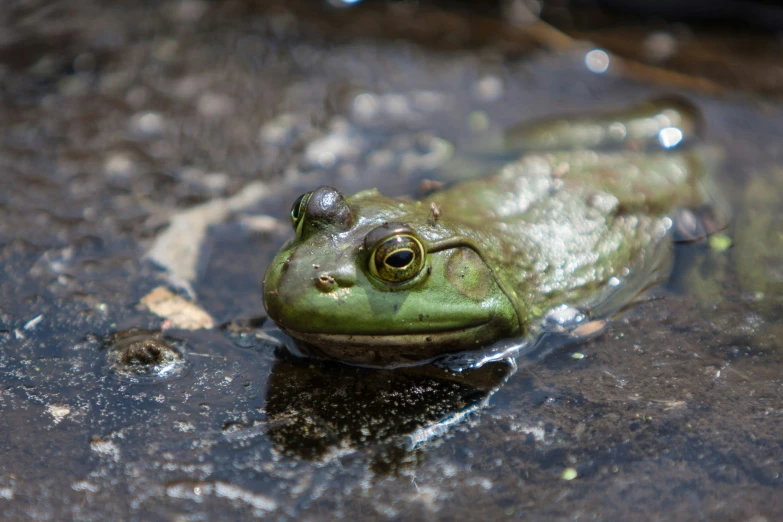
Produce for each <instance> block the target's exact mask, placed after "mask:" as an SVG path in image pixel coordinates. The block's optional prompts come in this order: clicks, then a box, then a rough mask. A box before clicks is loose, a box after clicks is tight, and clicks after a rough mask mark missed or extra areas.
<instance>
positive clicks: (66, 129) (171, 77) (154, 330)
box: [0, 0, 783, 522]
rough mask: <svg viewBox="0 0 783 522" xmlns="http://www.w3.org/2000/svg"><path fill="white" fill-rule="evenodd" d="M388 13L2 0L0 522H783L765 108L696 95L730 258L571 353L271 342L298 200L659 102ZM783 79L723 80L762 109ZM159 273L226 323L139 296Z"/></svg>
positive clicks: (772, 195) (520, 50)
mask: <svg viewBox="0 0 783 522" xmlns="http://www.w3.org/2000/svg"><path fill="white" fill-rule="evenodd" d="M374 5H377V4H374ZM400 9H410V7H405V6H402V7H399V6H398V7H395V8H394V9H392V10H391V11H390V12H389V13H386V12H385V11H383V10H378V9H376V7H372V8H371V9H370V8H368V9H366V10H361V11H348V10H335V9H333V8H331V7H329V5H328V4H324V5H322V6H318V7H312V8H310V7H306V8H305V7H303V6H302V5H301V4H298V3H296V2H293V3H291V2H287V3H279V4H278V3H274V2H272V3H268V4H267V3H265V4H264V5H263V6H260V5H253V4H252V3H244V2H220V3H206V2H200V1H197V0H189V1H184V2H162V3H160V4H156V5H155V6H154V7H149V6H148V7H147V8H146V9H145V8H143V7H141V6H139V5H138V4H137V3H133V2H127V3H123V2H119V3H118V2H113V3H111V4H109V3H102V2H97V1H84V2H19V3H13V4H10V7H9V6H6V5H4V6H3V7H0V14H2V17H0V24H2V25H0V29H2V31H0V32H1V33H2V35H3V36H2V39H0V115H2V116H1V117H0V128H2V132H1V133H0V182H2V186H3V190H2V196H0V216H2V217H1V219H0V264H2V269H3V275H2V277H0V412H2V418H3V422H2V423H0V518H2V519H3V520H107V519H135V520H183V521H184V520H217V519H225V518H232V519H255V518H264V519H274V520H277V519H279V520H286V519H293V518H296V519H309V520H336V519H341V518H347V519H360V518H361V519H380V520H385V519H388V520H403V519H404V520H410V519H421V520H423V519H428V520H429V519H436V520H476V519H499V518H504V517H508V518H521V519H536V520H541V519H548V520H572V519H577V518H579V519H609V520H630V519H634V520H656V519H669V520H696V519H702V518H706V519H710V520H754V521H759V522H760V521H762V520H776V519H779V518H781V517H783V502H781V498H783V497H782V495H783V476H782V475H783V442H782V441H783V438H781V436H780V433H781V431H782V430H783V354H782V352H781V340H780V339H781V338H783V337H782V336H783V318H782V315H783V291H782V290H781V281H782V280H783V279H782V278H781V273H783V261H781V260H783V247H781V245H782V244H783V243H781V236H780V227H779V225H780V223H781V219H782V217H781V216H783V207H782V206H781V204H780V201H781V195H783V181H781V180H782V179H783V178H781V175H780V167H779V165H781V164H782V163H783V157H781V156H782V155H783V151H782V150H781V145H780V143H781V136H783V125H782V124H781V121H783V118H781V109H780V107H779V106H777V105H775V104H774V103H773V102H771V101H769V98H768V99H767V101H764V102H760V103H754V102H751V101H749V100H747V99H744V98H742V97H723V98H709V97H706V96H703V95H701V94H700V93H699V91H695V92H690V93H686V94H689V95H690V96H691V97H693V98H694V99H695V101H696V102H697V103H698V105H699V106H700V107H701V108H703V109H704V112H705V118H706V121H707V122H708V127H709V128H708V136H709V140H710V143H712V144H714V145H716V146H717V147H720V148H721V149H722V150H723V151H724V152H723V155H724V156H725V158H724V163H723V165H722V166H721V167H720V169H719V170H718V172H717V179H718V181H719V183H720V185H721V186H722V187H723V190H724V192H725V193H726V194H727V197H728V198H729V199H730V200H731V203H732V204H733V205H734V209H735V215H736V219H735V221H734V223H733V228H731V229H729V230H725V231H723V233H724V234H725V235H727V236H728V239H729V243H728V244H727V243H726V242H725V241H723V242H721V243H720V247H719V248H717V247H716V246H715V244H712V246H711V243H710V242H708V241H700V242H699V241H697V242H694V243H692V244H687V245H682V246H679V247H678V249H677V252H676V263H675V273H674V276H673V278H672V280H671V282H670V283H669V284H668V285H667V287H666V288H662V289H658V290H656V291H655V293H654V295H653V296H652V297H654V299H651V300H649V301H646V302H643V303H640V304H638V305H637V306H636V307H634V308H633V309H631V310H629V311H627V312H626V313H625V314H624V315H623V316H622V317H621V318H619V319H616V320H614V321H612V322H610V323H609V325H608V327H607V328H606V330H605V331H604V332H603V333H601V334H600V335H598V336H597V337H594V338H591V339H590V340H588V341H586V342H584V343H582V344H579V345H576V346H569V347H566V348H563V349H560V350H558V351H556V352H555V353H553V354H551V355H549V356H548V357H546V358H545V359H543V360H542V361H540V362H537V363H536V364H521V363H520V367H519V369H517V370H516V371H514V368H513V367H511V366H508V365H505V364H498V365H490V366H487V367H485V368H483V369H482V370H480V371H479V372H478V373H473V372H469V373H468V374H453V373H450V372H447V371H444V370H441V369H437V368H433V367H424V368H418V369H410V370H394V371H388V370H387V371H381V370H363V369H357V368H350V367H345V366H342V365H338V364H333V363H325V362H318V361H310V360H300V359H296V358H292V357H291V356H290V355H287V354H285V353H284V352H283V351H281V350H280V349H279V342H278V339H276V338H275V337H274V336H272V335H270V334H268V333H267V332H265V331H263V330H262V328H261V327H262V326H265V324H264V321H263V307H262V303H261V292H260V287H259V286H260V285H259V281H260V279H261V276H262V274H263V271H264V269H265V267H266V263H267V262H268V261H269V259H270V258H271V256H272V255H273V253H274V252H275V250H276V249H277V248H278V247H279V245H280V244H282V242H283V241H284V240H285V239H286V238H287V237H288V235H289V234H290V232H289V231H288V228H287V227H288V224H287V223H286V222H285V221H284V220H285V219H287V217H286V216H287V211H288V208H289V207H290V204H291V202H292V201H293V199H294V198H295V197H296V196H297V195H298V194H300V193H301V192H302V191H303V190H305V189H310V188H312V187H314V186H317V185H319V184H322V183H328V184H332V185H336V186H339V187H340V188H341V189H342V190H344V191H345V192H348V193H350V192H352V191H355V190H359V189H362V188H368V187H373V186H375V187H378V188H380V189H381V190H382V191H384V192H386V193H389V194H405V193H412V192H415V191H416V188H417V187H418V186H419V184H420V182H421V181H422V180H435V182H437V181H438V180H440V181H446V182H448V181H450V180H453V179H458V178H460V177H464V176H467V175H474V174H476V173H479V172H486V171H491V170H492V168H493V165H491V164H487V163H486V162H484V159H485V158H483V156H482V154H480V153H477V154H472V153H471V152H472V151H473V152H475V151H481V150H484V148H485V146H486V145H487V144H490V145H491V144H493V143H496V142H498V141H499V140H501V139H502V131H503V129H505V128H508V127H511V126H513V125H515V124H517V123H518V122H519V121H522V120H527V119H532V118H535V117H540V116H545V115H548V114H552V113H553V112H558V111H566V110H573V111H581V110H587V109H590V108H594V107H608V106H616V105H618V104H622V103H623V102H626V101H633V100H638V99H641V98H644V97H646V96H650V95H655V94H659V92H660V88H659V87H654V86H652V85H651V84H650V83H649V82H647V81H640V82H634V81H632V80H630V79H628V78H627V77H623V76H621V75H614V74H612V69H611V68H610V69H609V71H608V73H607V74H594V73H591V72H589V71H588V70H587V69H585V65H584V55H585V49H582V50H579V49H576V50H570V51H564V52H562V53H554V52H548V51H545V50H542V48H541V47H542V46H541V45H540V44H536V45H534V44H533V43H532V42H533V41H534V39H531V38H529V35H526V33H524V32H519V31H517V32H514V31H512V30H507V29H504V31H507V32H503V33H502V34H496V35H494V36H496V37H497V38H494V39H493V38H492V37H490V36H491V35H490V36H487V31H486V24H487V23H488V22H487V19H486V18H484V17H479V18H477V19H475V20H473V19H472V18H471V17H470V16H466V15H465V14H464V13H463V14H461V13H456V14H454V13H450V14H447V15H443V16H445V18H443V16H441V15H436V14H433V13H432V12H431V11H427V12H426V13H424V14H422V15H421V16H410V15H406V14H405V12H404V11H400ZM338 11H339V12H338ZM335 13H337V14H335ZM401 13H402V14H401ZM438 16H441V18H438ZM436 19H437V20H441V22H439V24H437V25H436V26H433V25H430V26H429V29H428V28H427V27H424V25H426V24H425V22H427V23H430V22H431V21H432V20H436ZM390 20H392V21H393V23H390V22H389V21H390ZM443 20H447V21H451V22H450V24H451V25H448V24H444V23H442V21H443ZM482 24H485V25H482ZM433 27H434V28H433ZM492 27H494V26H492ZM373 28H375V29H373ZM482 28H484V29H482ZM673 32H674V33H675V34H676V31H673ZM509 35H512V36H513V35H516V36H514V37H513V38H511V36H509ZM501 37H502V38H501ZM495 40H497V41H495ZM764 42H765V43H764V46H763V48H764V49H767V48H768V46H769V45H772V44H769V42H767V41H766V40H765V41H764ZM683 46H684V47H687V48H688V49H690V51H689V52H691V53H693V54H690V55H688V56H690V57H691V59H693V60H695V59H697V58H698V56H701V55H699V54H698V53H697V52H696V51H697V50H698V46H696V45H695V44H693V40H688V41H687V42H685V43H683ZM588 48H589V47H588ZM726 52H727V53H729V51H726ZM729 54H730V53H729ZM763 58H764V53H762V52H759V53H757V54H756V55H754V56H753V58H752V60H759V61H762V60H763ZM681 65H682V64H679V63H678V66H681ZM701 65H703V63H701ZM773 69H774V68H773ZM725 70H731V69H730V68H729V69H724V71H725ZM754 70H755V69H754ZM776 74H777V72H775V70H772V71H771V72H770V73H769V75H767V76H764V75H760V77H761V76H763V80H764V81H761V82H760V83H753V79H752V78H751V77H750V76H747V75H746V76H743V77H742V79H741V80H737V83H736V84H732V83H730V79H726V78H713V80H716V81H724V82H726V83H722V85H724V87H725V88H726V89H728V90H731V89H732V88H736V87H741V88H744V89H747V90H746V91H743V92H765V93H768V94H769V93H772V94H771V95H772V96H773V97H774V96H775V95H778V96H779V92H780V91H779V90H775V89H779V83H775V81H776V80H775V78H776V76H775V75H776ZM749 84H752V85H762V87H760V88H758V89H755V88H752V87H748V85H749ZM776 86H777V87H776ZM248 187H251V188H250V189H248ZM194 209H196V210H194ZM188 212H190V214H188ZM194 220H195V221H194ZM173 223H180V224H182V227H183V228H182V229H181V230H188V229H190V230H191V231H193V232H194V234H195V233H196V231H197V233H198V234H200V236H199V237H200V240H199V241H182V242H178V243H176V247H177V248H179V249H180V250H177V252H178V253H179V254H178V255H177V256H176V259H177V260H179V261H182V263H180V264H176V263H171V264H168V263H169V261H166V259H168V258H165V257H163V258H158V257H154V256H152V257H151V256H150V252H153V251H154V247H155V246H156V245H160V243H159V240H160V238H161V237H164V231H165V230H167V227H170V226H172V224H173ZM194 223H196V224H197V226H192V225H193V224H194ZM173 235H176V234H173ZM190 239H192V238H190ZM713 243H714V242H713ZM168 244H169V245H172V244H173V243H168ZM716 244H717V243H716ZM172 248H173V247H172ZM194 249H195V250H194ZM161 259H163V261H161ZM153 261H157V264H156V262H153ZM161 264H162V265H164V267H163V268H162V267H161V266H160V265H161ZM161 284H165V285H168V286H169V287H171V289H172V291H174V292H177V295H179V296H181V297H183V298H187V297H190V298H192V299H193V300H194V301H195V302H197V303H198V304H199V305H200V307H201V308H203V310H205V311H206V312H208V316H209V317H210V318H214V324H216V325H220V324H222V325H224V326H223V327H219V326H214V327H212V328H209V329H200V330H190V329H185V328H181V327H180V328H178V327H177V326H175V323H172V322H171V320H170V319H167V318H166V317H165V312H156V313H157V314H158V315H156V313H153V312H152V311H151V310H150V308H149V307H147V306H143V305H141V304H140V303H142V302H143V300H144V297H145V296H149V295H150V294H151V292H153V291H154V290H155V289H156V288H158V287H159V286H160V285H161ZM161 314H163V315H161ZM167 321H169V322H168V323H167ZM176 324H180V323H176ZM185 324H187V323H185ZM202 324H203V323H202ZM171 365H173V366H171ZM165 368H175V369H176V371H171V372H169V371H168V370H165ZM123 372H124V374H123V375H118V374H120V373H123ZM161 372H163V375H161ZM118 377H119V378H118ZM566 479H570V480H566Z"/></svg>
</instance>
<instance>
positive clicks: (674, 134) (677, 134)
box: [658, 127, 682, 149]
mask: <svg viewBox="0 0 783 522" xmlns="http://www.w3.org/2000/svg"><path fill="white" fill-rule="evenodd" d="M681 141H682V131H681V130H680V129H678V128H677V127H666V128H663V129H661V130H660V132H658V143H660V144H661V147H663V148H665V149H671V148H673V147H676V146H677V145H679V144H680V142H681Z"/></svg>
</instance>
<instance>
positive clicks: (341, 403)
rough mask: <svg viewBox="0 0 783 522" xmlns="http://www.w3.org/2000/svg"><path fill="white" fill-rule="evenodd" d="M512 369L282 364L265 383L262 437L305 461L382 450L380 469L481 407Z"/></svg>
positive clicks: (512, 366) (508, 366)
mask: <svg viewBox="0 0 783 522" xmlns="http://www.w3.org/2000/svg"><path fill="white" fill-rule="evenodd" d="M515 370H516V365H515V364H514V363H513V362H507V361H499V362H495V363H491V364H487V365H485V366H483V367H481V368H479V369H476V370H471V371H465V372H463V373H454V372H451V371H447V370H444V369H440V368H437V367H435V366H432V365H425V366H417V367H412V368H398V369H394V370H378V369H367V368H357V367H352V366H346V365H343V364H339V363H333V362H324V361H314V360H291V359H284V360H280V361H278V362H277V363H276V365H275V367H274V368H273V370H272V375H271V377H270V379H269V381H268V388H267V397H266V399H267V400H266V402H267V404H266V413H267V419H268V423H267V436H268V437H269V438H270V439H271V440H272V441H273V442H274V444H275V445H276V446H277V449H278V450H279V451H281V452H282V453H284V454H287V455H290V456H295V457H299V458H303V459H308V460H328V459H329V458H331V457H332V456H336V455H339V454H342V453H344V452H351V451H354V450H358V449H360V448H363V447H367V446H371V445H373V446H384V449H385V451H383V452H381V453H384V455H385V457H384V460H385V461H386V462H385V465H388V466H390V467H395V462H393V460H395V458H399V459H403V458H405V455H406V453H408V450H409V449H412V448H414V447H415V446H416V445H417V444H419V443H420V442H422V441H424V440H427V439H429V438H431V437H433V436H435V435H437V434H439V433H441V432H442V431H444V430H445V429H447V428H448V426H450V425H452V424H454V423H456V422H459V421H460V420H461V419H462V418H464V417H465V415H467V414H469V413H470V412H472V411H475V410H476V409H479V408H481V407H483V406H484V405H485V404H486V403H487V401H488V400H489V398H490V397H491V396H492V394H493V393H494V392H495V391H497V390H498V388H499V387H500V386H502V384H503V383H504V382H505V381H506V380H507V379H508V378H509V377H510V376H511V375H512V374H513V373H514V371H515ZM394 455H396V456H397V457H394ZM390 457H391V460H392V462H389V458H390ZM378 464H381V463H380V462H379V463H378ZM379 471H380V470H379Z"/></svg>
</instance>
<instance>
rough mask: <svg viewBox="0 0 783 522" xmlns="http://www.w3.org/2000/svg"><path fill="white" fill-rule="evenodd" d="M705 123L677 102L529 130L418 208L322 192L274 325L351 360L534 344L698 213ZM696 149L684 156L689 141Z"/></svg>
mask: <svg viewBox="0 0 783 522" xmlns="http://www.w3.org/2000/svg"><path fill="white" fill-rule="evenodd" d="M697 123H698V117H697V115H696V113H695V112H694V111H693V110H692V109H691V108H690V107H689V106H688V105H687V104H685V103H683V102H682V101H678V100H674V101H672V100H669V101H664V100H661V101H657V102H648V103H646V104H644V105H640V106H638V107H636V108H635V109H634V110H632V111H629V112H627V113H625V114H624V115H620V114H606V115H603V116H601V117H595V118H592V119H585V118H582V119H574V120H563V121H559V120H549V121H546V122H542V123H540V124H538V125H535V126H530V127H526V128H523V129H521V130H517V131H516V135H515V136H511V138H510V141H512V142H514V141H515V142H516V143H519V142H521V143H522V145H521V146H520V145H517V146H518V147H519V148H525V149H529V148H530V145H529V144H531V143H532V144H533V145H534V146H535V147H536V152H532V151H530V150H526V151H523V152H522V153H521V155H520V156H519V159H518V160H517V161H514V162H513V163H510V164H508V165H506V166H505V167H503V168H502V169H501V170H500V172H498V173H496V174H494V175H491V176H488V177H483V178H479V179H475V180H471V181H466V182H461V183H457V184H454V185H452V186H451V187H449V188H447V189H445V190H442V191H440V192H436V193H434V194H431V195H429V196H427V197H426V198H424V199H422V200H420V201H411V200H404V199H395V198H389V197H385V196H383V195H381V194H379V193H378V191H376V190H367V191H364V192H360V193H358V194H355V195H353V196H351V197H345V196H344V195H343V194H341V193H340V192H339V191H338V190H337V189H334V188H332V187H327V186H322V187H319V188H317V189H315V190H313V191H312V192H307V193H306V194H303V195H302V196H300V197H299V198H298V199H297V200H296V201H295V202H294V204H293V208H292V209H291V222H292V225H293V228H294V231H295V232H296V235H295V237H294V238H292V239H291V240H290V241H288V242H287V243H286V244H285V245H284V246H283V248H282V250H281V251H280V252H279V253H278V254H277V256H276V257H275V258H274V260H273V261H272V263H271V266H270V267H269V269H268V270H267V272H266V276H265V279H264V305H265V307H266V310H267V312H268V314H269V317H270V318H271V319H272V320H273V321H274V322H275V323H277V324H278V325H279V326H280V328H282V329H283V331H285V332H286V333H287V334H289V335H291V336H292V337H294V338H295V339H297V340H299V341H301V342H303V343H305V344H306V345H308V346H311V347H314V348H315V349H316V350H317V351H318V352H319V353H321V354H323V355H326V356H327V357H333V358H336V359H339V360H342V361H345V362H349V363H353V364H364V365H371V366H383V365H392V364H411V363H413V362H425V361H429V360H432V359H434V358H437V357H438V356H441V355H445V354H453V353H455V352H460V351H465V350H476V349H479V348H481V347H483V346H486V345H488V344H490V343H492V342H493V341H496V340H499V339H503V338H508V337H524V336H526V335H531V334H532V333H535V330H536V328H537V325H538V324H539V323H540V322H541V319H542V317H543V316H544V315H545V314H546V313H547V312H548V311H549V310H551V309H553V308H554V307H556V306H559V305H562V304H567V305H572V306H589V305H590V304H591V303H592V302H594V300H595V299H597V298H598V297H599V296H600V295H601V294H602V292H604V291H605V290H606V289H607V288H609V287H616V286H619V285H621V284H623V282H624V281H626V280H627V279H628V278H629V277H630V275H631V274H633V273H634V271H635V270H640V269H641V268H640V267H642V266H644V265H645V264H647V265H649V263H645V261H646V260H647V258H649V257H650V256H652V255H653V252H660V250H661V249H660V248H659V247H660V246H661V245H662V244H663V245H665V243H666V242H667V241H670V237H671V234H670V233H669V230H670V228H671V226H672V217H673V215H674V212H675V211H676V210H677V209H679V208H685V207H691V208H693V207H699V206H701V205H703V204H704V202H705V198H706V194H705V189H704V188H703V186H702V184H701V183H700V179H701V178H702V177H703V172H704V165H703V161H702V160H701V159H700V158H701V157H700V155H699V153H698V151H697V150H696V149H695V148H694V147H689V146H688V145H687V143H686V142H688V141H689V139H688V138H690V137H691V136H692V135H693V134H694V132H695V128H696V127H697ZM683 144H684V145H683Z"/></svg>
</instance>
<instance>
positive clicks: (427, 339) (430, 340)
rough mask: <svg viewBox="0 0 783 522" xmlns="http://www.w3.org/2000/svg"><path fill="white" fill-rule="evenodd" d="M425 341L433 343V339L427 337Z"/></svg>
mask: <svg viewBox="0 0 783 522" xmlns="http://www.w3.org/2000/svg"><path fill="white" fill-rule="evenodd" d="M424 340H425V341H427V342H428V343H429V342H432V337H425V338H424Z"/></svg>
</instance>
